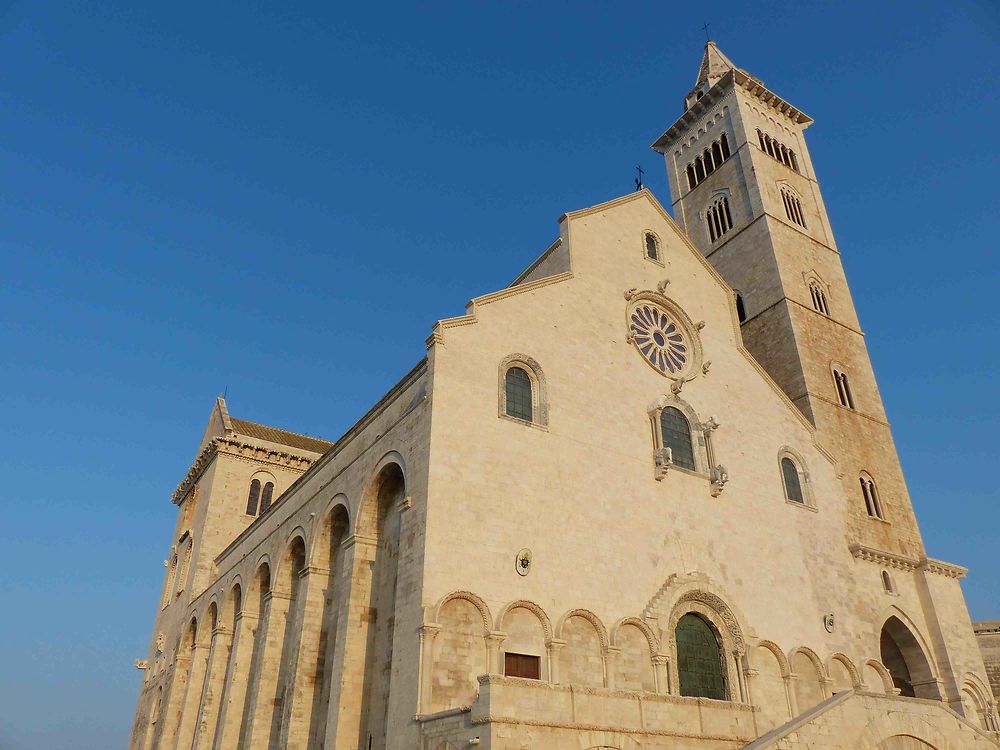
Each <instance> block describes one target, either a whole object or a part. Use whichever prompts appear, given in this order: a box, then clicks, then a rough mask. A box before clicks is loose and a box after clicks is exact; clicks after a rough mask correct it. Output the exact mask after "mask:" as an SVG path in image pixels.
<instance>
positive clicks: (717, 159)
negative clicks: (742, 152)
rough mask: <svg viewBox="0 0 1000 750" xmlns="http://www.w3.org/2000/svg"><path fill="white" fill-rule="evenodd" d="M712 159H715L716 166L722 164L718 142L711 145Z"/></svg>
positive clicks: (720, 147) (720, 148)
mask: <svg viewBox="0 0 1000 750" xmlns="http://www.w3.org/2000/svg"><path fill="white" fill-rule="evenodd" d="M712 158H713V159H715V163H716V165H719V164H722V159H723V158H724V157H723V156H722V146H721V145H720V144H719V142H718V141H716V142H715V143H713V144H712Z"/></svg>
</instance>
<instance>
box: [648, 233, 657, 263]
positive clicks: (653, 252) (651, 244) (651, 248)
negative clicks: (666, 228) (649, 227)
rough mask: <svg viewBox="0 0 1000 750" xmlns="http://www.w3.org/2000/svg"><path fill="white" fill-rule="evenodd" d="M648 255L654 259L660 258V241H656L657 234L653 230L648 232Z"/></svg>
mask: <svg viewBox="0 0 1000 750" xmlns="http://www.w3.org/2000/svg"><path fill="white" fill-rule="evenodd" d="M646 257H647V258H650V259H652V260H659V259H660V247H659V243H658V242H657V241H656V235H655V234H653V233H652V232H646Z"/></svg>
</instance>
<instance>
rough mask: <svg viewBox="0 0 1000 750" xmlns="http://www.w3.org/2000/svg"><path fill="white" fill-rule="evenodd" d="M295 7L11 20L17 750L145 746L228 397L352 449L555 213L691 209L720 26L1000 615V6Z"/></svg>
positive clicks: (4, 648) (4, 528)
mask: <svg viewBox="0 0 1000 750" xmlns="http://www.w3.org/2000/svg"><path fill="white" fill-rule="evenodd" d="M140 5H141V6H144V7H140ZM289 5H290V4H288V3H276V4H274V5H269V4H264V3H260V2H256V3H239V4H233V5H229V6H226V5H224V4H223V3H197V4H183V3H182V4H178V3H155V4H144V3H117V4H116V3H80V4H62V3H15V4H13V6H11V5H9V4H7V5H6V8H7V10H6V11H5V12H4V13H3V15H2V18H0V42H2V43H0V56H2V59H0V70H2V71H3V72H2V74H0V81H2V83H0V175H2V182H0V190H2V193H3V195H2V200H0V257H2V259H3V266H2V271H3V272H2V277H0V278H2V293H0V321H2V325H0V352H2V354H3V367H2V369H0V378H2V380H0V384H2V386H3V389H2V393H3V397H2V401H0V403H2V416H3V425H4V429H3V430H0V472H2V475H3V476H4V478H5V490H4V492H3V495H2V503H3V507H4V513H3V523H2V525H0V592H2V595H3V598H2V601H3V605H4V617H3V625H2V628H0V633H2V638H0V665H2V666H0V747H3V748H4V750H28V749H29V748H30V749H32V750H35V749H37V748H41V749H43V750H45V749H47V748H54V749H61V748H72V749H73V750H84V749H93V750H106V749H107V748H114V747H124V745H125V742H126V739H127V735H128V731H129V728H130V722H131V718H132V711H133V705H134V701H135V698H136V695H137V690H138V686H139V682H140V674H139V672H138V671H137V670H136V669H135V668H134V667H133V666H132V661H133V659H135V658H136V657H144V656H145V655H146V650H147V645H148V639H149V631H150V626H151V622H152V616H153V613H154V607H155V601H156V599H157V596H158V594H159V590H160V586H161V582H162V576H163V566H162V560H163V558H164V557H165V556H166V554H167V545H168V543H169V539H168V537H169V534H170V530H171V528H172V524H173V518H174V510H175V509H174V506H172V505H171V504H170V502H169V496H170V493H171V491H172V490H173V488H174V487H175V486H176V485H177V483H178V482H179V480H180V479H181V478H182V477H183V475H184V472H185V471H186V469H187V467H188V465H189V464H190V461H191V459H192V458H193V454H194V451H195V448H196V445H197V442H198V439H199V438H200V435H201V430H202V428H203V426H204V422H205V420H206V418H207V416H208V412H209V409H210V407H211V404H212V400H213V398H214V397H215V395H216V394H217V393H219V392H221V391H222V390H223V389H224V388H227V387H228V389H229V403H230V409H231V411H232V413H234V414H235V415H238V416H241V417H243V418H247V419H252V420H257V421H262V422H265V423H268V424H275V425H278V426H284V427H288V428H290V429H293V430H298V431H303V432H308V433H310V434H313V435H319V436H323V437H327V438H331V439H332V438H336V437H338V436H339V435H340V434H341V433H342V432H343V431H344V430H345V429H346V428H347V427H348V426H350V425H351V424H352V423H353V422H354V421H355V420H356V419H357V418H358V417H359V416H360V415H361V414H362V413H363V412H364V411H365V410H366V408H367V407H368V406H369V405H371V404H372V403H373V402H374V401H375V400H376V399H377V398H378V397H379V396H380V395H381V394H382V393H383V392H384V391H385V390H386V389H387V388H388V387H389V386H390V385H391V384H392V383H393V382H395V381H396V379H398V378H399V377H400V376H401V375H402V374H403V373H405V372H406V371H407V370H408V369H409V368H410V367H411V366H412V365H413V364H414V363H416V362H417V360H419V359H420V358H421V357H422V356H423V354H424V338H425V337H426V336H427V334H428V333H429V330H430V327H431V325H432V323H433V322H434V321H435V320H436V319H438V318H441V317H446V316H450V315H454V314H458V313H460V312H461V311H462V309H463V305H464V303H465V301H466V300H467V299H468V298H469V297H471V296H474V295H477V294H482V293H485V292H489V291H492V290H495V289H497V288H499V287H501V286H503V285H505V284H507V283H508V282H509V281H510V280H511V279H512V278H513V277H514V276H515V275H516V273H517V272H518V271H519V270H520V269H522V268H523V267H524V266H525V265H526V264H527V263H528V262H529V261H530V260H531V259H532V258H533V257H534V256H535V255H536V254H537V253H538V252H540V251H541V250H542V249H544V248H545V247H546V246H547V245H548V244H549V243H550V242H551V241H552V239H553V238H554V237H555V235H556V219H557V217H558V216H559V215H560V214H561V213H563V212H565V211H568V210H573V209H577V208H582V207H585V206H588V205H592V204H595V203H598V202H601V201H603V200H606V199H609V198H612V197H616V196H618V195H620V194H623V193H627V192H629V191H630V190H631V188H632V177H633V171H632V167H633V165H635V164H637V163H638V164H642V165H643V166H644V167H645V169H646V172H647V184H648V185H649V187H650V188H651V189H652V190H653V191H654V193H656V194H657V195H658V196H659V197H660V198H661V200H663V202H664V203H667V202H668V196H669V193H668V190H667V184H666V176H665V172H664V170H663V167H662V164H661V163H660V161H659V157H657V156H656V155H655V154H653V153H652V152H651V151H649V148H648V146H649V144H650V143H651V142H652V141H653V140H654V139H655V138H656V136H657V135H659V134H660V133H661V132H662V131H663V129H664V128H665V127H666V126H667V125H669V124H670V123H671V122H672V121H673V120H674V119H675V118H676V117H677V116H678V115H679V114H680V111H681V101H682V96H683V94H684V93H685V92H687V91H688V89H690V87H691V85H692V84H693V82H694V77H695V72H696V70H697V66H698V62H699V59H700V55H701V48H702V44H703V42H704V35H703V32H702V31H701V28H700V27H701V25H702V23H703V22H704V21H706V20H708V21H711V24H712V26H711V31H712V35H713V37H714V38H716V39H717V40H718V42H719V44H720V46H721V47H722V49H723V50H724V51H725V52H726V53H727V54H728V55H729V56H730V57H731V58H732V59H733V60H734V61H735V62H736V63H737V64H738V65H740V66H742V67H745V68H747V69H749V70H750V71H751V72H753V73H754V74H755V75H757V76H758V77H760V78H762V79H763V80H764V81H765V82H766V83H767V84H768V85H769V86H770V87H772V88H773V89H775V90H776V91H778V92H779V93H781V94H782V95H783V96H785V97H787V98H788V99H790V100H791V101H792V102H793V103H795V104H796V105H797V106H799V107H801V108H802V109H803V110H805V111H806V112H808V113H809V114H810V115H811V116H813V117H814V118H815V120H816V124H815V125H814V126H813V127H812V128H811V129H810V130H809V131H808V137H809V141H810V145H811V150H812V155H813V160H814V162H815V165H816V169H817V170H818V173H819V177H820V181H821V185H822V186H823V189H824V193H825V197H826V201H827V206H828V208H829V212H830V215H831V219H832V221H833V226H834V230H835V232H836V234H837V238H838V241H839V244H840V248H841V250H842V252H843V257H844V262H845V264H846V267H847V273H848V277H849V279H850V282H851V284H852V286H853V291H854V295H855V299H856V301H857V305H858V308H859V312H860V316H861V320H862V323H863V326H864V328H865V330H866V331H867V335H868V343H869V346H870V348H871V352H872V356H873V358H874V361H875V368H876V372H877V374H878V377H879V382H880V385H881V390H882V395H883V398H884V400H885V402H886V406H887V409H888V412H889V416H890V419H891V420H892V422H893V425H894V428H895V436H896V440H897V443H898V448H899V451H900V454H901V456H902V461H903V465H904V468H905V469H906V472H907V478H908V481H909V486H910V491H911V493H912V496H913V501H914V504H915V505H916V507H917V512H918V515H919V517H920V519H921V521H922V528H923V532H924V535H925V539H926V542H927V548H928V551H929V553H930V554H931V555H932V556H935V557H939V558H942V559H945V560H949V561H953V562H956V563H960V564H963V565H968V566H970V567H971V568H972V572H971V573H970V575H969V577H968V579H967V580H966V581H965V584H964V585H965V591H966V594H967V597H968V602H969V606H970V608H971V611H972V615H973V617H976V618H990V617H1000V573H998V569H997V553H996V549H997V542H998V535H1000V534H998V529H1000V510H998V494H1000V493H998V490H997V482H996V479H995V477H994V473H995V469H996V464H997V439H996V424H997V421H998V418H1000V399H998V397H997V394H996V381H997V374H998V354H997V351H998V347H1000V325H998V313H997V298H998V292H1000V263H998V260H997V255H996V251H997V248H998V239H997V238H998V236H1000V221H998V214H1000V212H998V205H997V198H996V190H995V185H994V182H995V176H996V174H997V170H998V169H1000V163H998V156H997V154H998V150H997V138H996V128H997V122H998V116H1000V111H998V103H997V102H998V84H997V81H998V80H1000V64H998V60H1000V48H998V47H1000V45H998V39H1000V14H998V10H997V6H996V5H995V4H993V3H990V2H988V1H987V0H983V1H982V2H956V3H947V4H945V3H934V4H930V3H913V2H907V3H901V2H898V3H888V4H883V3H871V2H864V3H825V2H824V3H817V2H795V3H782V4H777V5H773V6H771V7H766V6H762V5H761V4H759V3H756V4H752V3H725V2H714V3H708V4H706V5H705V8H704V10H697V11H691V10H689V9H687V8H686V9H684V10H682V11H680V12H679V13H678V12H677V11H676V10H675V7H676V4H664V3H662V2H657V3H648V4H645V5H638V4H636V5H634V6H632V7H630V8H629V9H628V11H627V12H625V10H624V6H622V5H621V4H610V3H609V4H581V3H572V4H560V5H554V4H552V5H546V6H545V7H540V4H538V3H517V4H515V3H509V4H503V6H502V7H493V8H490V7H485V5H483V4H480V3H457V2H456V3H448V4H431V5H425V6H424V7H422V8H421V9H419V10H417V9H412V8H411V9H405V8H390V7H384V6H377V5H373V4H363V3H354V4H344V3H337V4H331V3H323V4H317V5H316V6H315V7H302V8H301V9H298V10H294V11H292V10H289V9H288V6H289ZM348 5H350V7H348ZM250 6H253V7H250ZM362 6H365V7H362ZM43 706H44V708H43Z"/></svg>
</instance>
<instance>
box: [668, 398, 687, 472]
mask: <svg viewBox="0 0 1000 750" xmlns="http://www.w3.org/2000/svg"><path fill="white" fill-rule="evenodd" d="M660 430H661V433H662V435H663V447H664V448H669V449H670V454H671V456H670V457H671V462H672V463H673V465H674V466H680V467H681V468H684V469H689V470H690V471H694V470H695V465H694V446H693V444H692V442H691V425H690V424H689V423H688V421H687V417H685V416H684V415H683V414H681V412H680V410H679V409H675V408H674V407H673V406H668V407H667V408H665V409H664V410H663V411H661V412H660Z"/></svg>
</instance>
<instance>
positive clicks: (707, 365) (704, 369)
mask: <svg viewBox="0 0 1000 750" xmlns="http://www.w3.org/2000/svg"><path fill="white" fill-rule="evenodd" d="M711 367H712V360H708V361H707V362H706V363H705V364H703V365H702V366H701V374H702V375H708V371H709V369H710V368H711Z"/></svg>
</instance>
